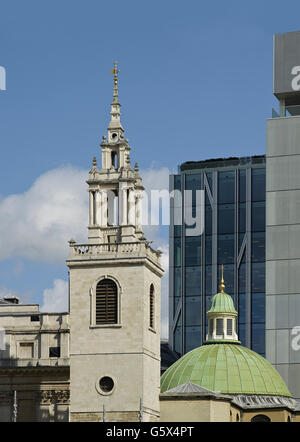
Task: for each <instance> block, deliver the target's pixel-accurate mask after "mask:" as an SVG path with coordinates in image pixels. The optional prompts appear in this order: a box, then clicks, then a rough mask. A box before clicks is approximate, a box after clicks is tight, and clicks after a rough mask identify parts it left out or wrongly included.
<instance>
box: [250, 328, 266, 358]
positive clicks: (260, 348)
mask: <svg viewBox="0 0 300 442" xmlns="http://www.w3.org/2000/svg"><path fill="white" fill-rule="evenodd" d="M251 348H252V350H253V351H255V352H256V353H259V354H264V353H265V324H252V345H251Z"/></svg>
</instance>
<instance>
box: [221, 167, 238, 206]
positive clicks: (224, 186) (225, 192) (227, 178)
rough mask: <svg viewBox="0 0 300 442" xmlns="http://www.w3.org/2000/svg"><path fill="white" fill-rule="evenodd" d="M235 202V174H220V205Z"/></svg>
mask: <svg viewBox="0 0 300 442" xmlns="http://www.w3.org/2000/svg"><path fill="white" fill-rule="evenodd" d="M234 200H235V172H234V171H228V172H219V173H218V202H219V204H224V203H234Z"/></svg>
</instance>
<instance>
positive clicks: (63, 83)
mask: <svg viewBox="0 0 300 442" xmlns="http://www.w3.org/2000/svg"><path fill="white" fill-rule="evenodd" d="M299 16H300V4H299V2H298V1H288V0H287V1H285V2H283V1H274V0H272V1H263V0H260V1H257V0H253V1H251V2H245V1H241V0H239V1H231V0H228V1H226V2H223V1H210V2H203V1H200V0H186V1H184V2H183V1H178V0H160V1H158V0H151V2H150V1H145V0H139V1H137V0H126V1H124V0H122V1H121V0H115V1H104V0H102V1H99V0H98V1H93V0H85V1H76V0H72V1H71V0H60V1H57V0H51V2H50V1H41V0H38V1H32V0H26V1H24V0H19V1H15V0H9V1H8V0H6V1H5V0H2V2H1V4H0V66H3V67H4V68H5V69H6V75H7V82H6V91H0V149H1V161H0V296H5V295H6V294H9V293H14V294H16V295H17V296H19V297H20V299H21V301H22V302H28V303H39V304H40V305H41V308H42V309H43V310H44V311H47V310H48V311H51V310H52V311H60V310H65V309H67V302H66V301H67V270H68V269H67V267H66V265H65V260H66V258H67V251H68V248H67V241H68V240H69V239H70V238H71V237H75V239H76V240H77V241H78V242H80V241H82V242H86V238H87V230H86V225H87V220H88V193H87V185H86V184H85V180H86V179H87V173H88V170H89V169H90V168H91V165H92V158H93V157H94V156H96V157H97V159H98V165H99V166H100V159H101V156H100V148H99V142H101V139H102V136H103V135H105V134H106V128H107V125H108V123H109V119H110V115H109V111H110V103H111V101H112V91H113V77H112V76H111V75H110V70H111V69H112V68H113V62H114V61H118V62H119V69H120V74H119V98H120V102H121V104H122V108H121V121H122V124H123V127H124V129H125V137H127V138H128V139H129V144H130V145H131V147H132V153H131V161H132V163H133V164H134V163H135V162H138V163H139V167H140V170H141V173H142V176H143V177H144V180H145V184H146V187H147V189H151V188H152V189H159V188H166V186H167V185H168V175H169V173H174V172H176V170H177V167H178V165H179V164H180V163H182V162H184V161H198V160H204V159H208V158H214V157H218V158H219V157H229V156H247V155H256V154H263V153H265V124H266V119H267V118H270V117H271V112H272V107H277V102H276V99H275V98H274V97H273V95H272V88H273V78H272V68H273V35H274V34H277V33H284V32H290V31H298V30H299V29H300V22H299ZM145 230H146V233H147V235H148V237H149V239H154V244H155V245H156V246H160V247H161V248H162V250H163V251H164V252H165V255H164V266H165V268H166V270H167V265H168V236H167V227H166V226H164V227H162V228H152V229H149V228H148V230H147V229H145ZM150 236H151V238H150ZM167 279H168V275H167V271H166V276H165V277H164V280H163V293H162V307H163V318H162V335H163V337H167V290H168V287H167V285H168V284H167Z"/></svg>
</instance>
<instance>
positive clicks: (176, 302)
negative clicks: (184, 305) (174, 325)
mask: <svg viewBox="0 0 300 442" xmlns="http://www.w3.org/2000/svg"><path fill="white" fill-rule="evenodd" d="M180 299H181V298H174V315H173V318H174V317H175V314H176V311H177V307H178V304H179V302H180Z"/></svg>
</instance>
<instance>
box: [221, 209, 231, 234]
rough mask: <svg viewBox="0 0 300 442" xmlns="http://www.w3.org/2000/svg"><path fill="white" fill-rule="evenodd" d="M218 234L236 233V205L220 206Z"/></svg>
mask: <svg viewBox="0 0 300 442" xmlns="http://www.w3.org/2000/svg"><path fill="white" fill-rule="evenodd" d="M218 233H219V235H220V234H222V233H234V204H222V205H220V206H218Z"/></svg>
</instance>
